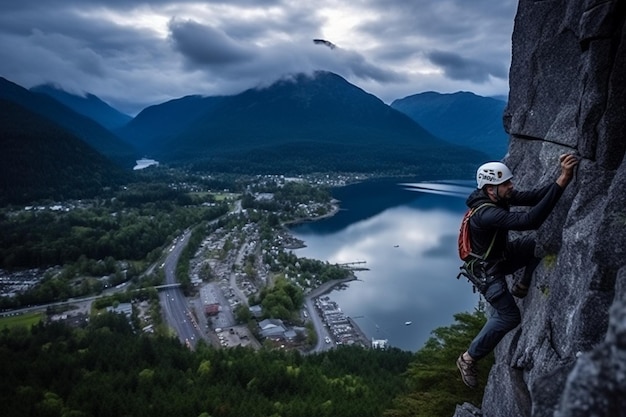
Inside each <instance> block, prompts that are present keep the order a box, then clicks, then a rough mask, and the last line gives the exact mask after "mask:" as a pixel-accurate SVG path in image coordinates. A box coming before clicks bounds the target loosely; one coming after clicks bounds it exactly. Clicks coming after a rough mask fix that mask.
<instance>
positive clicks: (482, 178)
mask: <svg viewBox="0 0 626 417" xmlns="http://www.w3.org/2000/svg"><path fill="white" fill-rule="evenodd" d="M511 178H513V173H512V172H511V170H510V169H509V167H507V166H506V165H504V164H503V163H502V162H487V163H486V164H482V165H481V166H480V167H479V168H478V170H477V171H476V183H477V184H478V187H477V188H483V187H484V186H485V185H487V184H489V185H500V184H502V183H503V182H506V181H508V180H510V179H511Z"/></svg>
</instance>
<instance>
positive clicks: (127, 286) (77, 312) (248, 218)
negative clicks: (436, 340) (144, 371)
mask: <svg viewBox="0 0 626 417" xmlns="http://www.w3.org/2000/svg"><path fill="white" fill-rule="evenodd" d="M359 179H360V178H359V177H358V176H356V177H355V176H351V177H342V176H325V177H321V178H317V177H309V178H286V177H284V176H258V177H256V178H255V179H254V181H252V182H250V183H248V184H247V185H246V186H245V188H244V189H243V191H242V192H231V190H220V192H219V195H220V198H219V199H218V200H219V201H218V200H216V199H213V200H211V202H210V203H209V202H206V201H205V202H202V203H201V205H203V206H208V205H212V206H215V205H216V204H227V205H228V211H227V212H225V213H224V214H222V215H220V216H219V217H217V218H215V219H214V220H212V221H210V222H209V224H208V225H205V226H203V227H204V229H203V231H198V230H196V232H194V233H195V234H196V235H202V236H201V239H196V241H198V240H199V242H198V243H197V244H196V245H195V246H194V247H193V253H187V254H186V256H183V257H182V258H176V259H173V255H177V256H180V253H178V254H177V253H175V252H174V249H175V248H177V247H178V250H177V251H176V252H182V251H183V248H184V247H185V246H187V245H189V242H190V239H187V240H185V237H184V236H185V233H187V235H186V236H189V235H190V232H189V230H191V229H192V228H193V225H189V226H190V227H189V228H188V229H187V230H188V231H187V232H185V233H183V234H182V235H179V236H177V237H175V238H174V240H173V241H172V242H171V243H170V244H169V245H166V246H164V248H163V249H162V254H161V255H160V256H158V257H157V258H156V259H154V260H153V261H152V262H151V263H144V264H143V265H145V268H144V270H143V271H137V272H135V273H129V264H128V262H127V261H125V260H117V261H115V267H114V268H112V269H113V270H115V272H114V273H113V274H109V275H106V274H105V275H102V276H98V277H91V279H92V280H97V281H98V282H99V283H101V286H99V287H96V288H99V291H97V293H98V294H96V295H94V294H85V295H86V297H71V298H68V299H66V300H63V299H61V300H54V301H53V302H49V303H46V304H44V305H41V306H37V305H33V306H21V307H22V309H6V311H4V312H3V315H15V314H26V313H28V312H33V311H35V312H36V311H43V312H44V313H45V317H46V318H45V319H46V320H63V321H67V322H68V323H70V324H73V325H81V324H84V323H87V322H88V320H89V316H90V314H99V313H101V312H104V311H113V312H117V313H120V314H125V315H126V316H127V317H128V318H129V320H132V321H133V322H134V323H135V324H136V326H137V327H138V328H140V329H142V331H144V332H148V333H151V332H166V333H169V334H172V335H173V336H177V337H178V338H179V339H180V341H181V343H184V344H185V345H187V346H188V347H190V348H193V347H194V346H195V345H196V344H197V343H198V342H199V341H200V340H203V341H204V343H208V344H211V345H213V346H216V347H223V348H227V347H234V346H248V347H252V348H260V347H261V346H267V347H275V348H280V349H299V350H302V351H305V352H306V351H312V350H313V351H314V350H326V349H329V348H332V347H334V346H337V345H342V344H346V345H352V344H355V345H360V346H372V345H373V346H377V347H384V346H385V345H386V341H384V340H378V341H370V340H368V338H367V337H366V336H365V335H364V334H363V333H362V332H361V331H360V329H359V328H358V326H357V325H356V323H355V322H354V321H353V320H352V319H351V318H349V317H347V316H346V315H345V314H344V313H343V312H342V311H341V308H340V307H339V306H338V305H336V303H334V302H333V301H331V300H330V299H329V298H328V297H327V296H325V294H326V293H327V292H328V291H330V290H332V288H333V286H334V285H336V284H340V283H343V282H346V281H349V280H352V279H355V278H356V277H355V275H354V271H353V270H352V269H353V268H354V266H352V265H331V264H328V262H322V261H319V260H311V259H302V258H298V257H297V256H296V255H294V252H293V251H294V249H297V248H299V247H302V246H303V242H301V241H298V240H297V239H295V238H294V237H293V236H291V234H290V233H289V229H288V227H287V226H288V225H289V224H290V223H293V222H301V221H313V220H315V219H318V218H322V217H325V216H331V215H333V214H334V213H335V212H336V210H337V209H338V207H337V204H338V202H336V201H333V200H332V199H331V198H330V195H329V194H328V193H319V190H320V189H327V188H328V187H330V186H341V185H345V184H346V183H350V182H354V181H358V180H359ZM290 187H297V188H298V192H297V193H300V194H302V193H304V194H310V195H308V196H307V199H306V200H302V199H300V197H301V196H299V197H298V198H299V199H298V200H293V199H291V198H292V197H287V198H285V196H284V190H286V189H289V188H290ZM170 188H174V189H177V190H182V191H184V192H193V193H196V195H198V194H200V193H203V194H209V193H212V192H211V191H210V190H204V189H201V188H200V186H199V185H198V184H193V183H191V182H187V181H185V182H181V183H177V184H175V185H174V184H170ZM297 193H296V194H297ZM311 196H313V197H311ZM78 208H80V209H81V210H88V209H89V203H88V202H84V201H81V202H71V203H58V202H55V203H53V204H50V205H47V206H44V205H39V206H29V207H25V208H24V210H23V211H24V212H28V213H71V212H72V211H73V210H77V209H78ZM285 208H286V209H285ZM14 215H16V214H14ZM168 259H169V261H168ZM172 259H173V260H172ZM108 261H109V262H111V260H110V259H108ZM99 262H103V261H99ZM172 262H173V263H172ZM179 262H180V263H186V264H188V268H184V269H185V271H186V273H185V274H184V275H185V277H184V278H183V279H182V281H183V282H180V280H179V279H178V278H176V276H175V275H177V273H176V272H175V271H176V270H177V269H178V267H179V265H178V263H179ZM357 263H359V264H362V263H365V261H358V262H357ZM168 268H170V269H169V270H168ZM63 270H64V268H63V267H61V266H54V267H50V268H46V269H43V268H33V269H22V270H19V271H17V272H11V273H7V272H5V271H0V291H1V293H0V297H1V298H2V299H12V298H16V297H18V295H19V294H23V293H25V292H28V291H32V290H33V289H34V288H37V286H38V285H40V284H41V281H46V280H48V279H50V277H51V276H61V275H63ZM108 270H111V268H108ZM120 272H122V274H120ZM168 275H169V277H168ZM126 277H128V279H124V278H126ZM81 278H82V279H81ZM84 279H85V277H74V278H73V280H72V281H73V284H72V285H74V286H75V285H79V284H78V282H84ZM155 284H156V285H155ZM278 286H287V287H288V289H289V291H290V292H293V293H297V294H298V296H297V297H296V298H299V307H298V306H296V311H292V309H293V306H292V307H291V308H289V309H282V310H280V309H278V310H277V311H280V312H279V313H275V314H272V313H271V312H268V308H267V306H268V304H269V303H268V302H266V300H268V299H270V298H271V296H268V293H270V291H271V289H272V288H276V287H278ZM149 288H157V289H158V293H155V292H151V291H148V289H149ZM177 294H178V296H180V297H184V301H181V303H183V302H184V308H182V310H184V311H183V312H182V315H181V317H183V316H184V317H183V318H182V319H181V320H179V321H180V322H181V323H178V324H174V323H172V322H175V321H176V320H177V319H176V317H175V316H174V315H171V314H169V313H168V308H166V307H165V306H164V304H166V303H168V302H173V300H174V299H175V298H176V297H177ZM264 305H265V308H264ZM24 307H26V308H24ZM177 326H189V327H191V328H192V329H191V330H187V332H188V334H187V335H185V334H183V333H184V331H183V330H178V331H177V328H178V327H177ZM176 333H178V334H176Z"/></svg>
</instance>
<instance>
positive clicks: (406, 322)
mask: <svg viewBox="0 0 626 417" xmlns="http://www.w3.org/2000/svg"><path fill="white" fill-rule="evenodd" d="M411 324H413V322H412V321H405V322H404V325H405V326H410V325H411Z"/></svg>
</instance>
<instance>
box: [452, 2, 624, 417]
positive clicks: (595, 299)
mask: <svg viewBox="0 0 626 417" xmlns="http://www.w3.org/2000/svg"><path fill="white" fill-rule="evenodd" d="M508 103H509V104H508V107H507V109H506V110H505V113H504V124H505V129H506V130H507V132H508V133H509V135H510V144H509V153H508V154H507V156H506V158H505V162H506V163H507V165H508V166H509V167H510V168H511V169H512V170H513V172H514V174H515V181H516V187H517V188H518V189H530V188H533V187H535V186H537V185H538V184H543V183H546V182H548V181H553V180H554V179H556V177H557V175H558V171H559V167H558V156H559V155H560V154H562V153H565V152H576V153H578V154H579V155H580V156H581V157H582V160H581V163H580V165H579V168H578V171H577V175H576V177H575V179H574V180H573V181H572V183H571V184H570V185H569V187H568V188H567V190H566V192H565V193H564V195H563V197H562V198H561V200H560V201H559V204H558V205H557V207H556V208H555V210H554V212H553V213H552V214H551V216H550V217H549V218H548V220H547V221H546V222H545V223H544V225H543V226H542V227H541V228H540V230H538V231H537V232H536V237H537V241H538V250H539V252H540V253H539V254H540V255H541V256H544V260H543V261H542V263H541V264H540V266H539V267H538V268H537V270H536V272H535V275H534V278H533V286H532V288H531V290H530V292H529V295H528V297H527V298H525V299H524V300H521V301H519V306H520V309H521V311H522V325H521V326H519V327H518V328H517V329H515V330H513V331H512V332H510V333H509V334H508V335H507V336H506V337H505V339H504V340H503V341H502V342H501V343H500V345H499V346H498V347H497V349H496V364H495V365H494V367H493V368H492V370H491V373H490V376H489V381H488V384H487V388H486V390H485V395H484V399H483V404H482V405H480V404H477V405H478V406H481V410H480V412H479V411H478V410H474V409H472V408H471V406H469V405H468V404H464V405H463V406H460V407H459V408H458V409H457V413H456V416H458V417H461V416H468V415H482V416H484V417H502V416H514V417H523V416H533V417H540V416H541V417H544V416H545V417H548V416H558V417H571V416H581V417H582V416H586V417H588V416H598V417H599V416H606V417H614V416H626V302H624V300H626V160H625V158H624V155H625V151H626V1H624V0H577V1H572V0H569V1H568V0H543V1H541V0H520V2H519V6H518V11H517V16H516V18H515V28H514V32H513V55H512V64H511V70H510V93H509V102H508Z"/></svg>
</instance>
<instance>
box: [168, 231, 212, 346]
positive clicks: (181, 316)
mask: <svg viewBox="0 0 626 417" xmlns="http://www.w3.org/2000/svg"><path fill="white" fill-rule="evenodd" d="M189 236H191V232H190V231H189V230H187V231H185V233H183V235H182V236H181V237H179V238H178V239H176V241H175V242H174V244H173V246H172V247H171V248H170V249H169V253H168V255H167V257H166V258H165V262H164V264H163V271H164V272H165V283H166V284H175V283H176V265H177V264H178V259H179V258H180V254H181V252H182V251H183V249H184V248H185V246H187V243H189ZM159 300H160V302H161V308H162V310H163V315H164V318H165V322H166V323H167V324H168V325H169V326H170V327H171V328H172V329H173V330H174V331H175V332H176V334H177V336H178V338H179V339H180V341H181V343H184V344H186V345H187V346H188V347H189V348H190V349H193V348H194V347H195V346H196V343H197V342H198V340H200V338H201V337H202V332H201V330H200V329H199V326H198V323H196V321H195V319H194V316H193V314H192V313H191V310H190V309H189V305H188V303H187V299H186V297H185V294H183V290H182V289H180V288H167V289H163V290H161V291H160V292H159Z"/></svg>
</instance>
